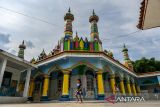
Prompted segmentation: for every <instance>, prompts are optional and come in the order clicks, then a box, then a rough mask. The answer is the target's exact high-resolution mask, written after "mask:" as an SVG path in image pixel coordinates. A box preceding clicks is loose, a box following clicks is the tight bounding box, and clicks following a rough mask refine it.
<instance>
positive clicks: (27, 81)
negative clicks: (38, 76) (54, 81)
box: [23, 68, 31, 97]
mask: <svg viewBox="0 0 160 107" xmlns="http://www.w3.org/2000/svg"><path fill="white" fill-rule="evenodd" d="M30 75H31V68H28V70H27V75H26V80H25V86H24V91H23V97H28V89H29V81H30Z"/></svg>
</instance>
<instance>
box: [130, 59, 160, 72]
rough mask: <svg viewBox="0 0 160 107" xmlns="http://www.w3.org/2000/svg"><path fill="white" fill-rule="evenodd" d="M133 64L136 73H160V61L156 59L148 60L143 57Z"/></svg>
mask: <svg viewBox="0 0 160 107" xmlns="http://www.w3.org/2000/svg"><path fill="white" fill-rule="evenodd" d="M132 63H133V66H134V71H135V72H137V73H145V72H154V71H160V61H158V60H155V58H150V59H147V58H145V57H143V58H141V59H140V60H136V61H135V62H132Z"/></svg>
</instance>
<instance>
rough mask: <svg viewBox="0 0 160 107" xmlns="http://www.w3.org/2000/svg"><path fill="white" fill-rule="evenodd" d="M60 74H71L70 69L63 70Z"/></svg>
mask: <svg viewBox="0 0 160 107" xmlns="http://www.w3.org/2000/svg"><path fill="white" fill-rule="evenodd" d="M62 72H63V74H69V73H70V72H71V70H70V69H63V70H62Z"/></svg>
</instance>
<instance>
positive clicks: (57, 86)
mask: <svg viewBox="0 0 160 107" xmlns="http://www.w3.org/2000/svg"><path fill="white" fill-rule="evenodd" d="M62 86H63V73H62V71H54V72H51V73H50V82H49V93H48V96H49V99H50V100H57V99H59V98H60V97H61V94H62Z"/></svg>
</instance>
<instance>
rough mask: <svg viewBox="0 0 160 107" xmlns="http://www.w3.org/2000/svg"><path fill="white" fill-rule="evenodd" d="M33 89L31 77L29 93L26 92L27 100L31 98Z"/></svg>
mask: <svg viewBox="0 0 160 107" xmlns="http://www.w3.org/2000/svg"><path fill="white" fill-rule="evenodd" d="M33 90H34V79H31V81H30V85H29V93H28V97H29V98H28V99H29V100H33Z"/></svg>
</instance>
